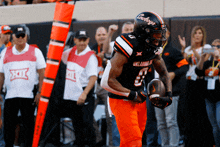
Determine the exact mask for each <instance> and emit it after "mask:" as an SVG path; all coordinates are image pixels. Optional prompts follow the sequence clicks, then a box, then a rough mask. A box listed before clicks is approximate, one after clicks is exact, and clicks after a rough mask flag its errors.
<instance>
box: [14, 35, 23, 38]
mask: <svg viewBox="0 0 220 147" xmlns="http://www.w3.org/2000/svg"><path fill="white" fill-rule="evenodd" d="M15 36H16V38H20V37H21V38H24V37H25V34H17V35H15Z"/></svg>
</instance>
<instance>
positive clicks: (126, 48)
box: [116, 37, 133, 56]
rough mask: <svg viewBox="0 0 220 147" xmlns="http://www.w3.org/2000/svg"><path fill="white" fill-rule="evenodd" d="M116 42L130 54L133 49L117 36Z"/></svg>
mask: <svg viewBox="0 0 220 147" xmlns="http://www.w3.org/2000/svg"><path fill="white" fill-rule="evenodd" d="M116 42H117V43H118V44H119V45H120V46H121V47H122V48H123V49H124V50H126V52H127V53H128V54H129V55H130V56H131V54H132V52H133V49H132V48H131V47H130V46H129V45H128V44H127V42H125V41H124V40H123V39H122V38H121V37H117V39H116Z"/></svg>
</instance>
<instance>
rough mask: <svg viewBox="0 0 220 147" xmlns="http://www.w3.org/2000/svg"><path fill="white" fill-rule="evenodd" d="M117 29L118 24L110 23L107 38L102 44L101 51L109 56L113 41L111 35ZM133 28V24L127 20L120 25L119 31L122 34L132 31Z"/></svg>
mask: <svg viewBox="0 0 220 147" xmlns="http://www.w3.org/2000/svg"><path fill="white" fill-rule="evenodd" d="M117 30H118V25H115V24H113V25H110V26H109V28H108V34H107V39H106V40H105V42H104V44H103V51H104V53H105V54H107V55H108V56H110V55H111V54H112V52H113V46H114V41H112V36H113V35H114V33H115V32H116V31H117ZM133 30H134V24H133V23H132V22H130V21H128V22H125V23H124V24H123V25H122V30H121V33H122V34H125V33H131V32H133Z"/></svg>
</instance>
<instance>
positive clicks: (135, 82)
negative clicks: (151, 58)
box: [134, 67, 148, 87]
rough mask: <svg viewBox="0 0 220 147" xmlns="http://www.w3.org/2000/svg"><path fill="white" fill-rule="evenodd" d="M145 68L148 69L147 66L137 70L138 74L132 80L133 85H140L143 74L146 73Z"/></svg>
mask: <svg viewBox="0 0 220 147" xmlns="http://www.w3.org/2000/svg"><path fill="white" fill-rule="evenodd" d="M147 70H148V67H146V68H142V69H141V70H140V71H139V73H138V76H136V79H135V80H134V86H136V87H138V86H141V85H142V82H143V80H144V78H145V75H146V74H147Z"/></svg>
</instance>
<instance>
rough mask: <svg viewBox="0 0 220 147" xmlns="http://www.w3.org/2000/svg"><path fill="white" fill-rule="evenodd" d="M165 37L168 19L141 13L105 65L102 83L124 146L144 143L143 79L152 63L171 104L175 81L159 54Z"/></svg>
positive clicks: (145, 119)
mask: <svg viewBox="0 0 220 147" xmlns="http://www.w3.org/2000/svg"><path fill="white" fill-rule="evenodd" d="M146 20H148V21H146ZM149 22H151V23H149ZM153 26H154V27H153ZM143 28H144V29H143ZM146 28H148V29H149V31H150V33H149V32H146V31H145V29H146ZM154 28H156V29H157V30H154ZM146 39H148V41H146ZM155 40H157V41H155ZM164 40H165V27H164V21H163V19H162V18H161V17H160V16H159V15H158V14H155V13H154V12H142V13H140V14H139V15H138V16H137V17H136V18H135V26H134V32H132V33H128V34H122V35H120V36H119V37H117V38H116V41H115V44H114V49H115V52H114V53H113V57H112V59H111V60H110V61H109V62H108V65H107V67H106V68H105V72H104V74H103V77H102V81H101V85H102V87H103V88H106V89H107V90H108V91H109V92H110V94H109V97H110V98H109V102H110V107H111V110H112V112H113V114H114V116H115V118H116V122H117V127H118V130H119V133H120V147H133V146H135V147H141V146H142V135H143V132H144V130H145V125H146V121H147V110H146V102H145V100H146V97H147V94H146V93H145V92H144V91H143V90H144V89H143V88H144V86H143V79H144V78H145V76H146V74H147V71H148V68H149V66H150V65H151V63H152V64H153V66H154V68H155V69H156V70H157V71H158V73H159V74H160V76H161V79H162V81H163V82H164V83H165V85H166V91H167V96H168V95H169V96H168V97H169V98H168V99H169V100H170V103H171V91H172V87H171V81H170V79H169V76H168V72H167V70H166V67H165V64H164V62H163V60H162V58H161V57H160V56H159V55H158V54H159V52H160V47H161V46H162V45H163V42H164ZM170 103H169V104H170ZM169 104H168V105H169Z"/></svg>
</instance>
